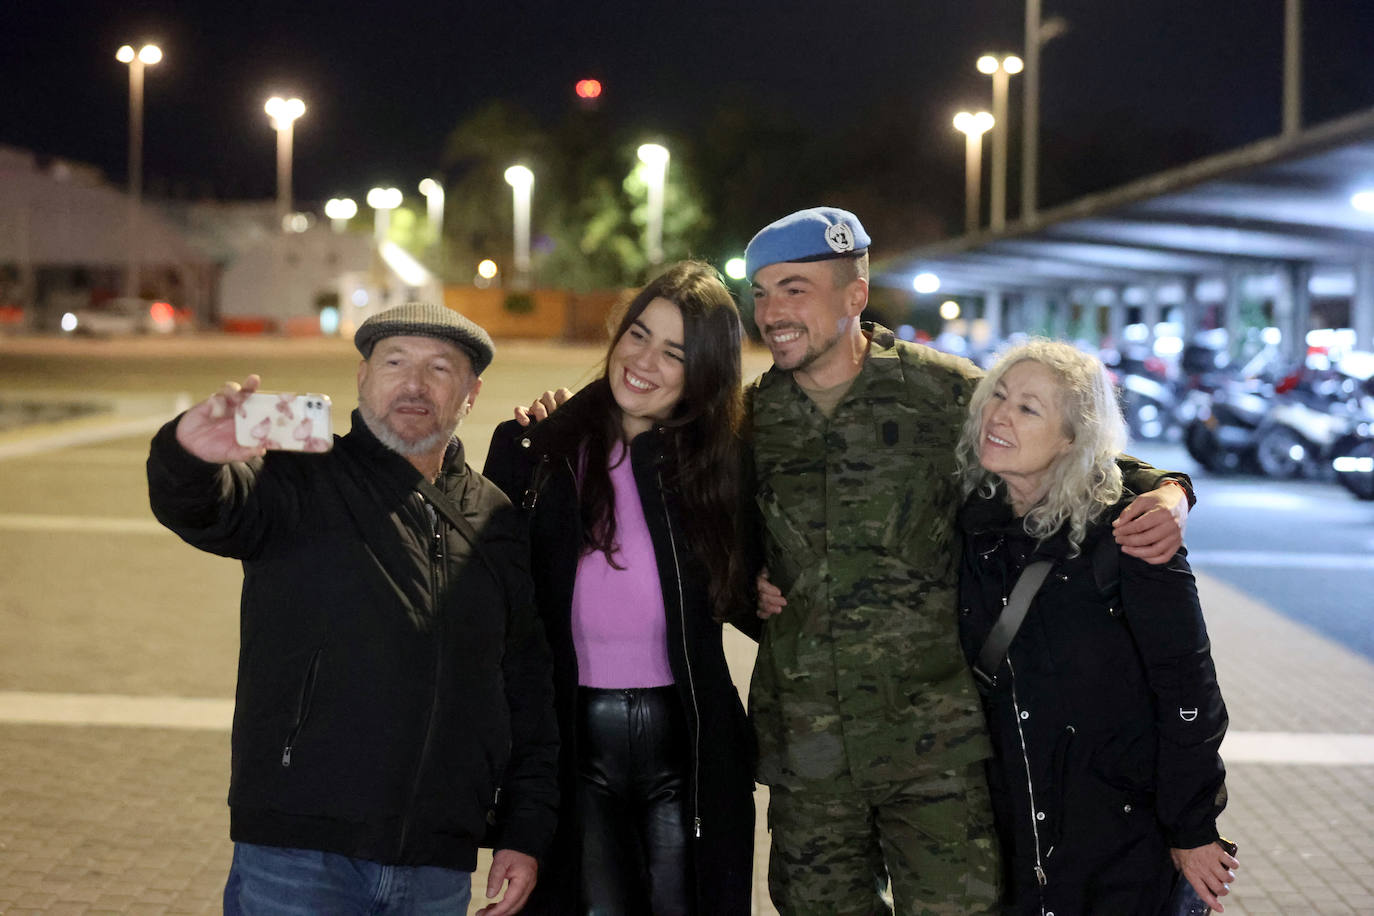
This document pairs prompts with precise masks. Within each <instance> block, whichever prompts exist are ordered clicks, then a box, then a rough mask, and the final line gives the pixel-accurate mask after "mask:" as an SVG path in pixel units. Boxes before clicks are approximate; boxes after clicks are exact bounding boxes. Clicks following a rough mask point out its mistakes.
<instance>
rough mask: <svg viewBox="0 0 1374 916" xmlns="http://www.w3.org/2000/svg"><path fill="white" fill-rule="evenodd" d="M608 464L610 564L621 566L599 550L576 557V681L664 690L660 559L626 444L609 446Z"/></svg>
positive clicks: (668, 678) (669, 677)
mask: <svg viewBox="0 0 1374 916" xmlns="http://www.w3.org/2000/svg"><path fill="white" fill-rule="evenodd" d="M622 456H623V457H624V460H623V461H620V463H619V464H616V462H617V461H618V460H620V459H621V457H622ZM610 461H611V465H612V467H611V486H612V487H613V489H614V491H615V538H616V548H617V549H616V551H615V561H616V564H617V565H618V566H622V567H624V568H623V569H616V568H615V567H614V566H611V564H610V563H609V562H607V560H606V554H605V553H603V552H601V551H600V550H595V551H592V552H591V553H585V554H583V555H582V559H581V560H579V561H578V564H577V579H576V581H575V582H574V583H573V599H572V637H573V646H574V648H575V649H576V650H577V669H578V678H577V682H578V683H579V684H581V685H582V686H583V687H609V688H618V687H663V686H665V685H668V684H671V683H673V672H672V669H671V668H669V666H668V621H667V616H666V612H665V610H664V607H663V588H662V586H661V585H660V583H659V578H658V561H657V559H656V558H655V556H654V544H653V541H652V540H651V539H650V537H649V526H648V523H647V522H645V520H644V507H643V505H641V504H640V501H639V488H638V487H637V486H635V479H634V471H633V469H632V468H631V467H630V459H629V456H628V455H625V449H624V447H623V446H621V447H619V448H617V449H615V450H613V451H612V453H611V457H610Z"/></svg>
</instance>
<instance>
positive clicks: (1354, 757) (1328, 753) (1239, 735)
mask: <svg viewBox="0 0 1374 916" xmlns="http://www.w3.org/2000/svg"><path fill="white" fill-rule="evenodd" d="M1221 759H1222V760H1224V761H1226V762H1227V763H1228V764H1229V763H1316V764H1327V765H1331V766H1345V765H1351V764H1371V763H1374V735H1334V734H1320V733H1308V734H1304V733H1302V732H1227V733H1226V738H1225V740H1224V741H1222V743H1221Z"/></svg>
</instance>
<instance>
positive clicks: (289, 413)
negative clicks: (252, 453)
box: [234, 391, 334, 452]
mask: <svg viewBox="0 0 1374 916" xmlns="http://www.w3.org/2000/svg"><path fill="white" fill-rule="evenodd" d="M330 407H331V405H330V402H329V397H328V396H327V395H323V394H294V393H282V392H272V391H256V392H254V393H253V394H250V395H249V396H248V397H246V398H244V400H243V403H242V404H240V405H239V408H238V410H237V411H235V412H234V438H235V439H237V440H238V443H239V445H243V446H248V447H252V446H255V445H257V446H266V447H267V448H270V449H278V450H281V451H287V452H327V451H329V450H330V449H331V448H333V447H334V427H333V423H332V422H331V419H330Z"/></svg>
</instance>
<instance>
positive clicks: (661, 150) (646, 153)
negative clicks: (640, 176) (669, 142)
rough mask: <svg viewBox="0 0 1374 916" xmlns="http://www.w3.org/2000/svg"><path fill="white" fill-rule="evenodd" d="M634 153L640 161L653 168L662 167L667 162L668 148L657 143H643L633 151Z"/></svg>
mask: <svg viewBox="0 0 1374 916" xmlns="http://www.w3.org/2000/svg"><path fill="white" fill-rule="evenodd" d="M635 155H637V156H638V157H639V161H640V162H642V163H644V164H645V165H648V166H653V167H655V168H662V167H663V166H666V165H667V164H668V150H667V149H666V148H665V147H662V146H659V145H658V144H657V143H645V144H643V145H642V146H640V148H639V149H638V150H636V151H635Z"/></svg>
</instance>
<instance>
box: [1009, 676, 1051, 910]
mask: <svg viewBox="0 0 1374 916" xmlns="http://www.w3.org/2000/svg"><path fill="white" fill-rule="evenodd" d="M1007 672H1008V673H1009V674H1010V675H1011V709H1012V714H1013V715H1014V717H1015V719H1016V737H1017V740H1018V741H1019V742H1020V744H1021V763H1022V765H1023V766H1024V767H1025V768H1026V796H1027V798H1029V799H1030V828H1031V836H1032V837H1033V838H1034V839H1035V880H1036V881H1038V882H1039V884H1040V886H1041V887H1044V886H1045V884H1046V883H1047V882H1048V880H1049V879H1048V878H1047V877H1046V876H1045V867H1044V862H1043V861H1041V856H1040V828H1039V827H1038V826H1037V821H1036V819H1035V815H1036V810H1035V783H1034V781H1033V780H1032V779H1031V766H1030V752H1029V751H1027V750H1026V732H1025V729H1023V728H1022V727H1021V703H1020V701H1019V700H1018V699H1017V698H1016V669H1015V668H1014V667H1012V664H1011V657H1010V656H1008V657H1007Z"/></svg>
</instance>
